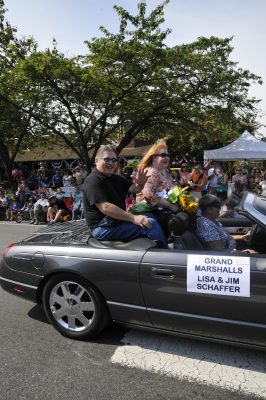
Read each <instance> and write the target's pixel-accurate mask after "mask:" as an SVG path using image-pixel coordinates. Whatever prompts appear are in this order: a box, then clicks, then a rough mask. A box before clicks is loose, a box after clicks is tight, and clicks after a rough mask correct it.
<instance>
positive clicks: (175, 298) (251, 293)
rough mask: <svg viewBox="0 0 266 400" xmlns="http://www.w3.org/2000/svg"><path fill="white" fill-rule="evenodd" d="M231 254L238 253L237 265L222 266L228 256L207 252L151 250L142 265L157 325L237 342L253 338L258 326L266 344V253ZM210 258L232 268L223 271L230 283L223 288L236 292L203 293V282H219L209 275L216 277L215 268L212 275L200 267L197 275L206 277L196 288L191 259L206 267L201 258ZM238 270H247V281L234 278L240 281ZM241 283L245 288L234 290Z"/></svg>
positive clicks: (145, 291) (147, 297)
mask: <svg viewBox="0 0 266 400" xmlns="http://www.w3.org/2000/svg"><path fill="white" fill-rule="evenodd" d="M228 256H229V258H232V257H233V266H232V265H228V264H221V263H222V260H223V259H224V258H225V256H224V254H219V253H217V252H206V250H205V252H203V251H189V253H188V251H187V250H186V251H184V250H179V251H171V250H165V251H162V250H161V251H160V250H152V251H149V252H147V253H146V254H145V256H144V258H143V260H142V263H141V267H140V282H141V288H142V292H143V296H144V300H145V303H146V306H147V310H148V313H149V315H150V318H151V321H152V323H153V325H154V327H158V328H160V329H165V330H168V331H176V332H180V333H186V334H190V335H200V336H206V335H207V336H213V337H220V338H221V339H228V337H230V339H231V340H236V339H237V338H238V339H239V337H240V336H241V337H242V339H241V340H242V341H251V340H252V339H251V336H252V334H253V333H254V330H256V340H258V339H259V338H260V340H261V341H262V342H263V343H264V342H265V328H266V313H265V303H266V290H265V289H266V256H263V255H250V256H246V255H243V254H237V255H234V256H233V255H232V256H231V255H230V254H229V255H228ZM204 257H205V259H206V260H207V259H213V260H215V262H216V264H215V266H216V267H217V266H218V267H220V266H223V267H224V268H225V267H227V272H226V273H224V275H223V279H224V281H223V283H220V286H228V287H231V292H230V291H229V290H230V289H227V293H225V292H224V291H222V292H221V294H220V293H219V294H217V292H213V291H211V290H205V291H204V290H203V292H202V293H201V292H199V291H200V290H198V289H197V285H199V286H198V287H200V289H202V287H203V285H206V286H204V287H205V288H206V287H207V289H208V287H209V286H208V285H212V286H213V287H214V286H215V282H210V280H211V279H210V278H209V280H208V279H207V278H206V277H207V276H209V277H211V276H212V275H215V274H213V273H212V270H210V271H209V272H210V273H209V274H206V273H205V272H206V271H199V270H196V271H195V275H196V278H199V279H200V280H198V281H197V283H196V286H195V285H194V287H193V282H192V281H191V262H192V266H193V260H194V263H195V267H197V266H198V264H199V265H202V263H201V262H200V260H201V261H202V260H205V259H204ZM239 257H240V258H239ZM191 260H192V261H191ZM197 260H198V262H197ZM219 260H220V263H219ZM227 260H228V259H227ZM188 262H189V268H188ZM206 262H207V261H206ZM217 262H218V264H217ZM241 262H242V264H241ZM239 263H240V267H239ZM205 264H206V263H205ZM206 265H208V263H207V264H206ZM237 265H238V266H237ZM241 265H242V266H241ZM229 266H231V270H230V269H229ZM232 268H235V269H234V270H233V269H232ZM236 268H241V271H242V273H243V275H242V280H241V281H238V282H237V281H236V280H234V279H237V278H236V273H237V269H236ZM189 271H190V272H189ZM228 271H229V272H228ZM230 271H231V274H232V275H231V276H230ZM207 272H208V271H207ZM192 275H193V272H192ZM188 279H189V281H188ZM202 279H203V281H202ZM217 281H218V279H217ZM194 283H195V282H194ZM236 287H240V289H239V290H240V292H235V291H234V290H235V289H234V288H236ZM228 292H229V293H228ZM265 344H266V343H265Z"/></svg>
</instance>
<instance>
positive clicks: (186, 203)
mask: <svg viewBox="0 0 266 400" xmlns="http://www.w3.org/2000/svg"><path fill="white" fill-rule="evenodd" d="M188 188H189V186H187V187H185V188H180V187H178V186H175V187H173V188H172V189H170V190H169V191H168V193H166V194H165V196H161V197H163V198H164V199H165V200H167V201H169V203H172V204H175V205H177V206H179V207H180V209H181V210H180V211H185V212H188V213H192V212H195V211H197V209H198V203H196V202H195V201H194V200H193V198H192V196H190V195H189V193H188V192H187V189H188ZM128 211H129V212H131V213H132V214H140V213H142V212H145V211H146V212H147V211H152V208H151V206H150V205H149V203H147V201H146V200H142V201H140V202H139V203H136V204H133V205H132V206H131V207H129V209H128Z"/></svg>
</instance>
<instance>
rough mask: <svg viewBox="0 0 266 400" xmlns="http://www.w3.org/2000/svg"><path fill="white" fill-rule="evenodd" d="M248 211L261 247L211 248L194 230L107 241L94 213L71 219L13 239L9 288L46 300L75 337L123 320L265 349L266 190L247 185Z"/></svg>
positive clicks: (52, 317) (5, 284) (53, 316)
mask: <svg viewBox="0 0 266 400" xmlns="http://www.w3.org/2000/svg"><path fill="white" fill-rule="evenodd" d="M239 213H240V214H242V216H241V218H242V221H241V219H240V221H236V222H237V223H238V224H239V225H238V226H239V227H240V228H239V229H241V231H242V230H243V229H244V228H245V226H249V225H250V226H251V235H250V238H249V244H248V247H251V248H253V249H255V250H256V251H257V253H256V254H244V253H240V252H236V253H229V252H228V253H226V252H223V253H221V252H220V253H219V252H213V251H212V252H210V251H208V250H206V249H205V248H204V246H203V245H202V244H201V243H200V242H199V240H198V239H197V237H196V235H195V233H194V232H193V230H190V229H186V230H184V232H182V233H180V236H179V237H177V238H175V243H177V245H175V246H173V248H169V249H167V250H164V249H163V250H162V249H158V248H156V243H154V242H152V241H150V240H149V239H136V240H134V241H131V242H128V243H123V242H103V241H101V242H100V241H97V240H95V239H94V238H92V237H90V235H89V234H88V230H87V228H86V225H85V222H84V221H71V222H66V223H63V224H55V225H52V226H48V227H45V228H42V229H40V230H39V231H38V232H36V233H34V234H32V235H31V236H29V237H27V238H26V239H24V240H21V241H20V242H18V243H13V244H10V245H9V246H8V247H7V248H6V250H5V252H4V254H3V259H2V261H1V265H0V282H1V286H2V288H3V289H4V290H6V291H7V292H9V293H12V294H14V295H19V296H21V297H23V298H27V299H29V300H32V301H35V302H39V303H42V305H43V307H44V310H45V313H46V315H47V318H48V319H49V321H50V322H51V323H52V324H53V325H54V327H55V328H56V329H57V330H58V331H59V332H60V333H61V334H63V335H65V336H67V337H69V338H74V339H90V338H92V337H94V336H95V335H97V334H98V333H99V332H101V331H102V330H103V328H104V327H105V326H106V325H107V324H108V322H109V321H110V320H113V321H115V322H118V323H120V324H123V325H125V326H127V327H135V328H141V329H147V330H153V331H155V332H164V333H168V334H174V335H182V336H187V337H191V338H198V339H203V340H212V341H220V342H227V343H231V344H236V345H240V346H241V345H243V346H249V347H254V348H257V349H264V350H265V349H266V198H263V197H259V196H256V195H254V194H251V193H247V194H246V195H245V196H244V198H243V199H242V202H241V204H240V206H239ZM236 222H234V221H231V225H234V224H236ZM247 222H248V223H247ZM226 225H227V227H229V228H230V226H229V225H230V224H229V222H228V220H226ZM242 225H243V227H242Z"/></svg>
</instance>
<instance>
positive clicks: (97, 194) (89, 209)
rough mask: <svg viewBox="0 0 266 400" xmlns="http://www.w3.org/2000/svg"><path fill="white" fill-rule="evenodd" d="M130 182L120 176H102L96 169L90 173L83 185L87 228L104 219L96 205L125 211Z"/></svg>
mask: <svg viewBox="0 0 266 400" xmlns="http://www.w3.org/2000/svg"><path fill="white" fill-rule="evenodd" d="M130 186H131V182H130V181H128V180H127V179H126V178H123V177H122V176H120V175H116V174H112V175H111V176H106V175H103V174H102V173H101V172H99V171H98V170H97V169H95V170H94V171H92V172H91V174H90V175H89V176H88V177H87V178H86V180H85V182H84V185H83V208H84V214H85V219H86V222H87V224H88V226H89V227H94V226H97V225H98V224H99V223H100V222H101V220H102V219H103V218H104V217H105V215H104V214H103V213H101V211H100V210H99V209H98V208H97V207H96V206H95V204H97V203H104V202H108V203H112V204H115V205H116V206H118V207H120V208H122V209H123V210H125V209H126V203H125V200H126V195H127V192H128V189H129V188H130Z"/></svg>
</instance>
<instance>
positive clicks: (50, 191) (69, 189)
mask: <svg viewBox="0 0 266 400" xmlns="http://www.w3.org/2000/svg"><path fill="white" fill-rule="evenodd" d="M258 165H260V164H258V163H256V164H253V165H251V166H249V167H247V166H246V165H244V166H242V165H241V164H239V165H238V166H237V167H234V168H232V167H231V169H230V170H228V164H222V163H217V162H210V163H208V164H206V165H205V166H204V167H203V166H201V165H194V166H190V164H189V163H188V162H186V161H184V160H182V161H180V162H175V163H173V164H172V165H171V167H172V168H170V172H171V174H172V177H173V179H174V182H175V184H176V185H177V186H181V187H183V188H187V190H188V191H189V193H190V195H191V196H193V197H194V198H195V199H196V200H199V199H200V198H201V197H202V196H203V195H204V194H207V193H210V194H213V195H215V196H217V197H218V198H219V199H220V200H221V202H223V203H225V202H226V199H227V197H228V194H229V192H230V194H231V192H233V193H235V194H236V195H237V196H241V194H242V192H244V191H246V190H249V191H252V192H255V193H257V194H260V195H262V196H266V170H265V169H263V168H262V165H260V166H258ZM117 173H118V174H120V175H121V174H123V172H121V167H120V166H119V170H118V171H117ZM134 174H135V171H131V174H130V173H129V174H128V173H127V174H124V175H126V177H128V178H129V177H130V175H131V178H134ZM86 175H87V173H86V171H85V169H84V167H83V166H82V165H78V166H76V167H75V168H74V169H72V170H70V169H68V170H62V169H59V168H58V169H56V168H54V169H53V170H52V171H50V170H48V169H47V167H46V164H45V163H42V162H40V164H39V168H38V169H37V170H35V171H32V172H31V173H30V174H28V176H23V174H22V171H21V170H20V169H19V168H18V167H14V169H13V171H12V176H13V179H14V183H15V184H16V188H17V190H16V191H14V192H13V193H12V192H11V191H10V190H4V189H3V188H1V187H0V218H1V219H6V220H9V221H12V220H16V219H17V217H18V215H19V216H20V218H22V219H27V220H28V221H29V223H31V224H36V225H37V224H41V223H49V224H53V223H57V222H63V221H67V220H70V219H74V220H75V219H79V218H83V194H82V190H83V183H84V180H85V178H86ZM134 201H135V199H134V196H133V195H131V196H128V198H127V199H126V205H127V208H128V206H130V205H131V204H132V202H134ZM21 216H22V217H21Z"/></svg>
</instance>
